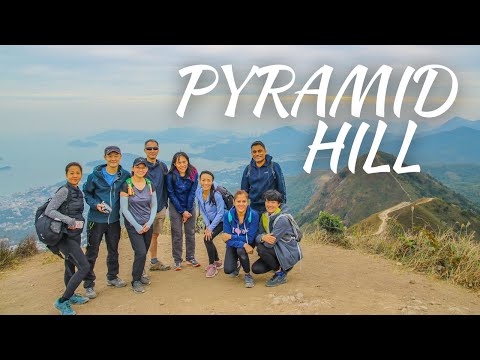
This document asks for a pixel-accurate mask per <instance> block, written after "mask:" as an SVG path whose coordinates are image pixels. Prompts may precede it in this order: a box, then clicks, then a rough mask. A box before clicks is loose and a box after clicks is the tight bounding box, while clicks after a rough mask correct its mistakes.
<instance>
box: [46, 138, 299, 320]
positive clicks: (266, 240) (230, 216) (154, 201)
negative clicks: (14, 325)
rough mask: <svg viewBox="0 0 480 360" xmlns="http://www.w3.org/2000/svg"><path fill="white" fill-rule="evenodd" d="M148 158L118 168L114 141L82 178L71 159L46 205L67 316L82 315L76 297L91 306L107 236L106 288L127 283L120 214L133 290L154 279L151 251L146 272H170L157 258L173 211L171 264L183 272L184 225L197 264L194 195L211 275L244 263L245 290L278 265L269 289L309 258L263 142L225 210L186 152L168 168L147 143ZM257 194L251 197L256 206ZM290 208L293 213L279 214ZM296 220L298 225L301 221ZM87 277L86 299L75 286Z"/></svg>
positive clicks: (207, 174) (255, 146)
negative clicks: (57, 235)
mask: <svg viewBox="0 0 480 360" xmlns="http://www.w3.org/2000/svg"><path fill="white" fill-rule="evenodd" d="M144 152H145V154H146V157H139V158H136V159H135V160H134V161H133V164H132V167H131V169H130V170H131V171H130V172H129V171H127V170H125V169H123V168H122V166H121V165H120V160H121V158H122V152H121V150H120V148H119V147H118V146H107V147H106V148H105V151H104V159H105V161H106V163H105V164H103V165H99V166H97V167H95V168H94V169H93V172H92V173H91V174H90V175H89V176H88V178H87V181H86V182H85V184H84V185H83V192H82V191H81V190H80V188H79V186H78V184H79V183H80V181H81V179H82V166H81V165H80V164H79V163H78V162H71V163H69V164H68V165H67V166H66V169H65V173H66V179H67V182H66V184H65V185H64V186H62V187H61V188H60V189H59V190H57V192H56V193H55V195H54V196H53V198H52V200H51V201H50V203H49V204H48V206H47V208H46V210H45V215H46V216H48V217H50V218H52V219H53V218H55V219H58V220H60V221H62V222H63V223H64V224H65V226H64V229H63V236H62V238H61V240H60V242H59V243H58V244H57V245H56V246H57V249H58V250H59V251H60V252H61V253H62V254H63V255H64V256H65V275H64V281H65V286H66V289H65V292H64V293H63V295H62V296H61V297H60V298H58V299H57V300H56V301H55V303H54V306H55V308H57V309H58V310H59V311H60V313H61V314H62V315H75V311H74V310H73V309H72V307H71V305H72V304H84V303H86V302H87V301H89V299H94V298H96V297H97V293H96V291H95V280H96V275H95V272H94V269H95V262H96V260H97V257H98V253H99V248H100V243H101V240H102V238H103V237H105V242H106V246H107V252H108V255H107V275H106V277H107V279H106V283H107V285H108V286H112V287H117V288H121V287H124V286H126V285H127V282H126V281H124V280H122V279H120V278H119V277H118V273H119V260H118V258H119V253H118V244H119V241H120V235H121V226H120V214H123V217H124V224H125V228H126V230H127V233H128V236H129V239H130V242H131V246H132V249H133V251H134V260H133V266H132V281H131V286H132V290H133V291H134V292H135V293H143V292H144V291H145V289H144V286H145V285H149V284H150V283H151V281H150V278H149V276H147V275H146V273H145V270H144V269H145V263H146V261H147V252H148V251H149V252H150V258H151V259H150V264H149V270H150V271H155V270H163V271H166V270H170V269H171V267H170V266H169V265H166V264H164V263H162V262H161V261H160V260H159V259H158V256H157V239H158V236H159V234H160V233H162V229H163V225H164V221H165V217H166V211H167V210H168V213H169V218H170V226H171V238H172V256H173V270H175V271H180V270H182V263H183V259H182V254H183V240H182V239H183V232H185V245H186V256H185V263H186V264H187V265H189V266H193V267H200V266H201V265H200V263H199V262H198V261H197V259H196V258H195V225H196V216H197V214H196V211H195V200H197V203H198V208H199V211H200V214H201V216H202V218H203V221H204V223H205V229H204V232H203V240H204V244H205V248H206V250H207V254H208V262H209V264H208V266H207V267H206V277H207V278H213V277H215V276H216V275H217V274H218V270H219V269H224V272H225V274H228V275H229V276H231V277H237V276H239V273H240V268H243V271H244V273H245V276H244V281H245V287H247V288H251V287H253V286H254V285H255V282H254V278H253V276H252V275H251V272H253V273H254V274H264V273H267V272H269V271H273V272H274V274H273V276H272V277H271V278H270V279H269V280H268V281H267V282H266V284H265V285H266V286H269V287H272V286H278V285H281V284H285V283H286V281H287V273H288V272H289V271H290V270H291V269H292V268H293V266H294V265H295V264H296V263H297V262H298V261H299V260H300V259H302V257H303V255H302V252H301V249H300V246H299V244H298V241H296V240H298V239H296V237H298V232H297V231H296V230H295V228H294V220H293V218H292V217H291V215H290V214H289V210H288V207H287V206H286V201H287V199H286V187H285V180H284V177H283V173H282V170H281V167H280V165H279V164H278V163H276V162H273V160H272V157H271V156H270V155H269V154H267V149H266V147H265V145H264V144H263V143H262V142H261V141H255V142H254V143H252V145H251V154H252V159H251V161H250V164H249V165H248V166H246V167H245V170H244V172H243V176H242V180H241V189H240V190H238V191H236V192H235V194H234V196H233V198H234V199H233V206H232V207H231V208H230V209H227V208H226V206H225V201H224V197H223V196H222V194H221V193H220V192H219V191H218V190H217V186H218V184H217V183H216V182H215V176H214V174H213V173H212V172H211V171H208V170H205V171H202V172H201V173H200V174H199V173H198V171H197V169H196V168H195V167H194V166H193V165H192V164H191V163H190V158H189V157H188V155H187V154H186V153H185V152H182V151H180V152H177V153H176V154H175V155H173V159H172V163H171V166H170V169H168V167H167V165H166V164H165V163H163V162H162V161H159V160H158V159H157V157H158V154H159V144H158V142H157V141H156V140H153V139H149V140H147V141H146V142H145V146H144ZM84 199H85V202H86V203H87V205H88V206H89V207H90V209H89V212H88V219H87V222H86V223H85V219H84V218H83V215H82V214H83V210H84ZM249 201H250V203H249ZM282 215H286V216H282ZM295 225H296V223H295ZM84 226H86V230H87V247H86V252H85V253H84V252H83V250H82V248H81V234H82V231H83V227H84ZM222 232H223V234H222V235H221V239H222V240H223V242H224V243H225V245H226V249H225V258H224V260H223V262H222V260H220V258H219V256H218V251H217V248H216V246H215V244H214V239H215V238H216V237H217V236H218V235H220V234H221V233H222ZM255 247H256V248H257V253H258V255H259V258H258V260H256V261H255V262H254V263H253V264H252V265H250V259H249V255H250V254H253V251H254V248H255ZM82 281H83V285H84V288H85V296H82V295H80V294H78V293H75V291H76V289H77V288H78V287H79V286H80V284H81V282H82Z"/></svg>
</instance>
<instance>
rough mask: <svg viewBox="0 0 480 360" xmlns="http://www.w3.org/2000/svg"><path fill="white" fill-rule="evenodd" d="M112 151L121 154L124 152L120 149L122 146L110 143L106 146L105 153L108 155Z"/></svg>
mask: <svg viewBox="0 0 480 360" xmlns="http://www.w3.org/2000/svg"><path fill="white" fill-rule="evenodd" d="M111 152H116V153H119V154H120V155H121V154H122V152H121V151H120V148H119V147H118V146H115V145H110V146H107V147H106V148H105V155H108V154H110V153H111Z"/></svg>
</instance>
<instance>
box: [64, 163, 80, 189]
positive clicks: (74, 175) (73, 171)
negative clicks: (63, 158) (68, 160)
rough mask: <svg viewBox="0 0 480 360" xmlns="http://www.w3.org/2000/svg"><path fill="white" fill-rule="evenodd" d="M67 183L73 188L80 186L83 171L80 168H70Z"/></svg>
mask: <svg viewBox="0 0 480 360" xmlns="http://www.w3.org/2000/svg"><path fill="white" fill-rule="evenodd" d="M66 177H67V181H68V182H69V183H70V184H72V185H73V186H78V184H79V182H80V180H82V170H81V169H80V168H79V167H78V166H75V165H74V166H70V167H69V168H68V171H67V174H66Z"/></svg>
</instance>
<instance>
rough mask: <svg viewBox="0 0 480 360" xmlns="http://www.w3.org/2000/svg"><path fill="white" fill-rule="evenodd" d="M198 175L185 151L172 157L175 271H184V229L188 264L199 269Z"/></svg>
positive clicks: (170, 196)
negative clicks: (196, 243) (197, 258)
mask: <svg viewBox="0 0 480 360" xmlns="http://www.w3.org/2000/svg"><path fill="white" fill-rule="evenodd" d="M197 186H198V172H197V169H195V167H194V166H193V165H192V164H190V159H189V157H188V155H187V154H186V153H184V152H183V151H180V152H177V153H176V154H175V155H173V159H172V165H171V167H170V170H169V171H168V174H167V191H168V199H169V205H168V213H169V215H170V227H171V232H172V255H173V261H174V270H175V271H179V270H182V250H183V249H182V247H183V241H182V238H183V229H185V245H186V262H187V264H189V265H192V266H193V267H199V266H200V264H199V262H198V261H197V260H196V259H195V203H194V201H195V190H196V189H197Z"/></svg>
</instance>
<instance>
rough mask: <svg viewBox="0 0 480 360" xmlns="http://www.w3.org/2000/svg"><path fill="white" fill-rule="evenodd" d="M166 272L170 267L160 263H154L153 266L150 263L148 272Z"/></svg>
mask: <svg viewBox="0 0 480 360" xmlns="http://www.w3.org/2000/svg"><path fill="white" fill-rule="evenodd" d="M156 270H159V271H167V270H170V265H165V264H164V263H162V262H161V261H158V262H156V263H155V264H152V263H150V271H156Z"/></svg>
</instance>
